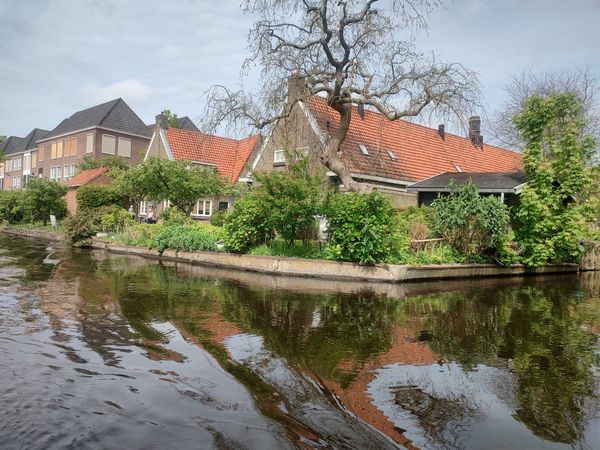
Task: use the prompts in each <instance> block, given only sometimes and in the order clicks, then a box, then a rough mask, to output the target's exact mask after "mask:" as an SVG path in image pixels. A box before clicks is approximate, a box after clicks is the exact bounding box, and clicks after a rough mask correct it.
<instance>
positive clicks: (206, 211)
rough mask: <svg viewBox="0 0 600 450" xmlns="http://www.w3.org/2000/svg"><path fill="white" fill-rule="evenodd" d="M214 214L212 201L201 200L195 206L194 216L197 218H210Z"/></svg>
mask: <svg viewBox="0 0 600 450" xmlns="http://www.w3.org/2000/svg"><path fill="white" fill-rule="evenodd" d="M211 214H212V201H211V200H200V201H199V202H198V203H196V206H194V210H193V211H192V216H196V217H209V216H210V215H211Z"/></svg>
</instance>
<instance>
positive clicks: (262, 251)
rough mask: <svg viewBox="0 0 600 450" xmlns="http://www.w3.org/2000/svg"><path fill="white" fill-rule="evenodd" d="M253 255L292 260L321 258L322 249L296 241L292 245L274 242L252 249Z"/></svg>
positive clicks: (279, 241) (278, 241) (315, 245)
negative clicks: (282, 257)
mask: <svg viewBox="0 0 600 450" xmlns="http://www.w3.org/2000/svg"><path fill="white" fill-rule="evenodd" d="M249 253H250V254H251V255H265V256H287V257H290V258H309V259H317V258H321V257H322V255H321V249H320V246H319V245H318V243H317V244H305V243H303V242H301V241H296V242H294V243H293V244H292V245H290V244H289V243H287V242H284V241H281V240H277V239H276V240H273V241H272V242H270V243H269V244H262V245H259V246H257V247H254V248H252V250H250V252H249Z"/></svg>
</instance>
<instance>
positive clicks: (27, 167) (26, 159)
mask: <svg viewBox="0 0 600 450" xmlns="http://www.w3.org/2000/svg"><path fill="white" fill-rule="evenodd" d="M30 173H31V153H25V154H23V175H29V174H30Z"/></svg>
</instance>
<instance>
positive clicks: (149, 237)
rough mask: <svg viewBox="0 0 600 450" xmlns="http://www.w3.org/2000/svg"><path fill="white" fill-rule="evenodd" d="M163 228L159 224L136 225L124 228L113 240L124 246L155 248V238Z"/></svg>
mask: <svg viewBox="0 0 600 450" xmlns="http://www.w3.org/2000/svg"><path fill="white" fill-rule="evenodd" d="M163 228H164V226H163V225H160V224H155V225H150V224H137V225H133V226H130V227H127V228H125V229H124V230H122V231H121V232H120V233H118V234H117V235H115V236H114V238H113V239H114V240H115V241H116V242H120V243H122V244H125V245H135V246H137V247H146V248H156V236H158V235H159V234H160V233H161V232H162V230H163Z"/></svg>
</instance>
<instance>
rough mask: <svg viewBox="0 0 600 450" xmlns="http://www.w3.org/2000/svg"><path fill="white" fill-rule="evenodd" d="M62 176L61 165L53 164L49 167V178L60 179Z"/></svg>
mask: <svg viewBox="0 0 600 450" xmlns="http://www.w3.org/2000/svg"><path fill="white" fill-rule="evenodd" d="M61 178H62V166H54V167H51V168H50V179H51V180H60V179H61Z"/></svg>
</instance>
